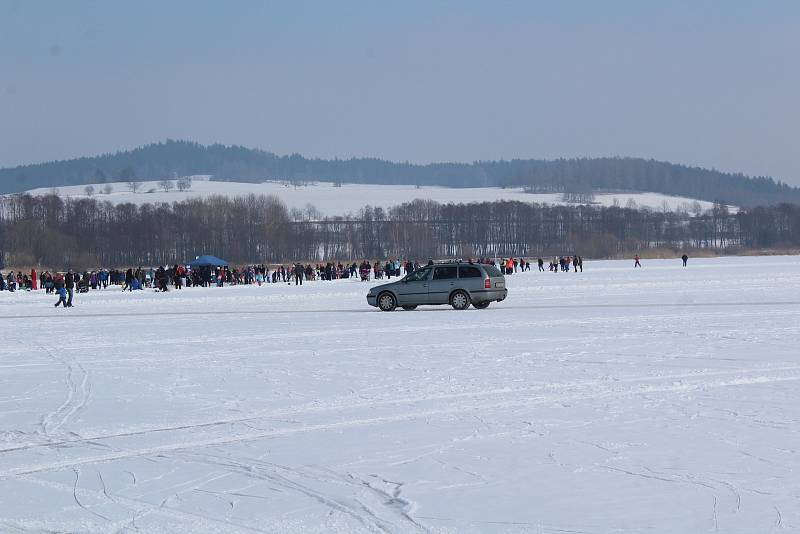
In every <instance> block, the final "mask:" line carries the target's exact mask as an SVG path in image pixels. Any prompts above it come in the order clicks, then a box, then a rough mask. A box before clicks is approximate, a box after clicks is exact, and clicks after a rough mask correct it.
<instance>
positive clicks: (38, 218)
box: [0, 195, 800, 269]
mask: <svg viewBox="0 0 800 534" xmlns="http://www.w3.org/2000/svg"><path fill="white" fill-rule="evenodd" d="M799 246H800V206H797V205H793V204H780V205H777V206H770V207H759V208H754V209H749V210H741V211H739V212H738V213H736V214H731V213H729V211H728V209H727V208H726V207H725V206H721V205H717V206H715V207H714V208H713V209H711V210H708V211H706V212H703V213H701V214H692V215H690V214H689V213H687V212H667V211H663V210H662V211H652V210H648V209H632V208H628V207H624V208H623V207H618V206H612V207H595V206H546V205H538V204H529V203H523V202H485V203H476V204H437V203H435V202H431V201H425V200H416V201H413V202H410V203H406V204H402V205H399V206H396V207H394V208H391V209H389V210H384V209H382V208H372V207H369V206H367V207H365V208H363V209H362V210H361V211H360V212H359V213H358V215H357V216H353V217H322V216H321V215H320V214H319V212H317V211H316V210H315V209H313V208H312V207H309V208H307V209H306V210H291V211H290V210H288V209H287V208H286V206H285V205H284V204H283V203H282V202H281V201H280V200H279V199H278V198H277V197H274V196H256V195H249V196H245V197H236V198H228V197H221V196H212V197H208V198H197V199H190V200H186V201H183V202H175V203H173V204H166V203H161V204H142V205H140V206H137V205H134V204H117V205H114V204H112V203H110V202H107V201H99V200H97V199H96V198H85V199H67V200H64V199H62V198H60V197H58V196H56V195H46V196H39V197H33V196H30V195H9V196H5V197H3V198H2V201H1V202H0V261H2V263H3V264H5V265H10V266H15V267H23V266H39V267H48V268H54V269H63V268H66V267H75V268H94V267H100V266H103V267H126V266H137V265H147V266H154V265H167V264H174V263H180V262H184V261H188V260H191V259H192V258H194V257H195V256H197V255H200V254H205V253H209V254H215V255H217V256H220V257H222V258H225V259H226V260H228V261H230V262H233V263H246V262H259V263H261V262H283V261H292V260H301V261H322V260H356V259H363V258H372V259H378V258H409V259H420V260H425V259H428V258H445V257H462V258H467V257H473V258H475V257H482V256H509V255H512V256H522V257H548V256H553V255H565V254H580V255H581V256H584V257H589V258H602V257H611V256H616V255H620V254H625V253H633V252H635V251H642V250H645V249H650V248H672V249H692V248H711V249H743V248H768V247H786V248H789V247H799Z"/></svg>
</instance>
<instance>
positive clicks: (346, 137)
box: [0, 0, 800, 185]
mask: <svg viewBox="0 0 800 534" xmlns="http://www.w3.org/2000/svg"><path fill="white" fill-rule="evenodd" d="M799 103H800V2H798V1H797V0H785V1H782V0H771V1H770V2H753V1H749V0H748V1H745V0H719V1H704V0H691V1H685V2H684V1H674V0H670V1H669V2H648V1H642V0H632V1H619V2H615V1H602V2H600V1H596V0H592V1H585V2H580V1H569V2H553V1H542V2H538V1H532V0H527V1H520V2H501V1H486V2H469V1H463V0H461V1H453V2H440V1H434V0H427V1H419V2H415V1H408V0H405V1H403V2H391V3H390V2H376V1H365V2H332V1H321V2H301V1H297V0H292V1H289V2H282V3H277V2H275V3H273V2H266V1H252V2H246V1H231V2H202V1H197V0H194V1H186V2H180V1H169V2H166V1H162V0H159V1H151V2H148V1H137V2H80V1H75V2H64V1H58V2H43V1H37V2H28V1H19V2H15V1H10V0H0V166H11V165H17V164H21V163H32V162H40V161H45V160H51V159H61V158H69V157H74V156H81V155H93V154H97V153H102V152H108V151H115V150H117V149H123V148H133V147H135V146H138V145H142V144H146V143H150V142H154V141H159V140H164V139H166V138H173V139H191V140H196V141H199V142H202V143H211V142H222V143H226V144H229V143H235V144H242V145H246V146H251V147H259V148H264V149H267V150H271V151H274V152H277V153H279V154H285V153H291V152H299V153H302V154H304V155H308V156H320V157H333V156H339V157H349V156H378V157H383V158H388V159H392V160H401V161H404V160H409V161H416V162H428V161H473V160H478V159H499V158H506V159H509V158H516V157H519V158H530V157H533V158H555V157H561V156H564V157H572V156H606V155H630V156H642V157H653V158H657V159H663V160H669V161H673V162H680V163H687V164H691V165H701V166H708V167H716V168H719V169H723V170H730V171H741V172H744V173H747V174H768V175H772V176H774V177H776V178H779V179H782V180H784V181H787V182H790V183H793V184H797V185H800V151H798V139H800V138H799V137H798V130H799V129H800V105H799Z"/></svg>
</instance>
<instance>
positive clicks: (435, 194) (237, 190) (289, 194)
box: [29, 176, 735, 216]
mask: <svg viewBox="0 0 800 534" xmlns="http://www.w3.org/2000/svg"><path fill="white" fill-rule="evenodd" d="M201 178H202V179H199V180H198V179H195V180H194V181H193V183H192V188H191V190H190V191H184V192H181V191H177V190H173V191H170V192H164V191H163V190H162V189H160V188H159V186H158V182H142V183H141V189H140V191H138V192H137V193H131V192H130V190H129V188H128V185H127V184H125V183H113V184H110V185H111V187H112V189H113V191H112V192H111V193H110V194H101V191H102V190H103V188H104V187H105V184H95V185H94V188H95V193H94V194H93V195H92V196H93V198H96V199H98V200H108V201H110V202H113V203H115V204H119V203H123V202H132V203H134V204H144V203H146V202H151V203H153V202H175V201H180V200H185V199H187V198H196V197H207V196H210V195H225V196H237V195H238V196H242V195H248V194H251V193H255V194H258V195H260V194H264V195H277V196H278V197H279V198H280V199H281V200H283V202H285V203H286V205H287V206H288V207H289V208H290V209H291V208H297V209H305V207H306V206H307V205H308V204H311V205H313V206H314V207H315V208H317V209H318V210H319V211H320V212H321V213H322V214H323V215H330V216H334V215H344V214H347V213H357V212H358V210H360V209H361V208H363V207H364V206H365V205H366V204H369V205H371V206H380V207H383V208H389V207H392V206H396V205H398V204H402V203H403V202H410V201H412V200H414V199H417V198H422V199H427V200H435V201H436V202H441V203H446V202H454V203H469V202H487V201H488V202H491V201H495V200H518V201H521V202H539V203H546V204H552V205H558V204H564V202H563V201H562V199H561V195H560V194H531V193H526V192H525V191H523V190H522V189H502V188H500V187H474V188H451V187H422V188H420V189H417V188H416V187H414V186H413V185H365V184H344V185H342V187H334V186H333V184H331V183H325V182H320V183H317V184H314V185H308V186H305V187H298V188H294V187H288V186H286V185H284V184H282V183H279V182H264V183H260V184H253V183H239V182H211V181H208V177H207V176H203V177H201ZM84 188H85V186H82V185H81V186H77V185H76V186H66V187H59V188H57V190H58V193H59V194H60V195H62V196H65V197H73V198H86V193H85V191H84ZM51 191H52V189H47V188H42V189H33V190H31V191H29V193H31V194H32V195H44V194H47V193H50V192H51ZM148 191H152V192H148ZM615 199H616V201H617V202H618V203H619V205H620V206H622V207H625V206H626V205H627V204H628V199H632V200H633V201H634V202H635V203H636V205H637V206H639V207H649V208H652V209H657V210H660V209H663V207H664V203H665V202H666V204H667V206H668V208H669V209H671V210H675V209H678V208H680V207H682V206H684V205H687V204H688V205H691V204H692V203H693V202H694V200H693V199H690V198H684V197H673V196H668V195H661V194H659V193H618V194H608V195H605V194H604V195H596V196H595V203H596V204H597V205H602V206H611V205H612V204H613V203H614V200H615ZM698 202H699V203H700V206H701V207H702V208H703V209H704V210H706V209H709V208H711V207H713V203H711V202H705V201H698ZM732 209H733V210H734V211H735V208H732Z"/></svg>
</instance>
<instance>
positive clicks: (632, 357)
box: [0, 257, 800, 533]
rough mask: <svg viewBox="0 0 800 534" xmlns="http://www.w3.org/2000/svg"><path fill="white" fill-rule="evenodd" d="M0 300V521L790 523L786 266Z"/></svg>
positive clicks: (608, 269) (792, 402)
mask: <svg viewBox="0 0 800 534" xmlns="http://www.w3.org/2000/svg"><path fill="white" fill-rule="evenodd" d="M643 263H644V267H643V268H642V269H635V270H634V269H633V262H632V261H624V262H619V261H616V262H615V261H603V262H600V261H597V262H593V261H587V262H586V263H585V272H584V273H582V274H581V273H578V274H575V273H569V274H564V273H558V274H553V273H541V274H540V273H538V272H531V273H525V274H516V275H513V276H510V277H508V286H509V298H508V299H507V300H506V301H505V302H502V303H499V304H493V305H492V306H491V307H490V308H489V309H487V310H484V311H481V310H473V309H471V310H468V311H465V312H456V311H454V310H452V309H450V308H444V307H431V308H427V309H425V308H421V309H419V310H417V311H414V312H405V311H396V312H394V313H388V314H387V313H382V312H379V311H376V310H374V309H372V308H369V307H368V306H367V304H366V301H365V298H364V295H365V294H366V292H367V289H368V286H369V285H370V284H368V283H361V282H356V281H339V282H312V283H307V284H305V285H303V286H302V287H295V286H294V285H291V286H290V285H286V284H277V285H270V286H266V287H261V288H258V287H253V286H248V287H242V286H240V287H226V288H223V289H218V288H209V289H199V288H198V289H186V290H183V291H182V292H177V291H172V292H170V293H168V294H156V293H154V292H149V291H148V292H136V293H123V292H121V291H120V290H118V289H116V290H111V289H109V290H106V291H104V292H94V293H92V294H89V295H77V296H76V307H75V308H73V309H71V310H63V309H60V308H59V309H54V308H53V303H54V302H55V300H56V299H55V298H52V297H50V296H46V295H44V294H43V293H42V292H37V293H36V294H33V293H15V294H9V293H2V294H0V316H1V317H2V324H3V341H4V343H3V344H2V346H0V531H3V532H17V531H25V532H28V531H34V532H39V531H42V532H132V531H139V532H220V533H223V532H224V533H231V532H270V533H287V532H288V533H293V532H318V533H330V532H446V533H472V532H475V533H477V532H515V533H516V532H526V533H527V532H534V533H539V532H545V533H552V532H580V533H609V532H636V533H639V532H656V533H664V532H670V533H689V532H707V531H719V532H759V533H766V532H773V531H780V530H783V531H786V532H791V531H797V530H798V529H800V471H799V469H800V434H799V433H798V430H800V387H799V386H800V350H798V344H797V343H798V333H800V258H797V257H743V258H721V259H690V260H689V267H688V268H682V267H681V266H680V261H679V260H669V261H666V260H663V261H655V260H647V261H644V262H643Z"/></svg>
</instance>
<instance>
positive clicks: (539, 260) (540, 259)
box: [536, 258, 544, 273]
mask: <svg viewBox="0 0 800 534" xmlns="http://www.w3.org/2000/svg"><path fill="white" fill-rule="evenodd" d="M536 262H537V263H538V264H539V272H540V273H541V272H544V260H543V259H542V258H539V259H538V260H536Z"/></svg>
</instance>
